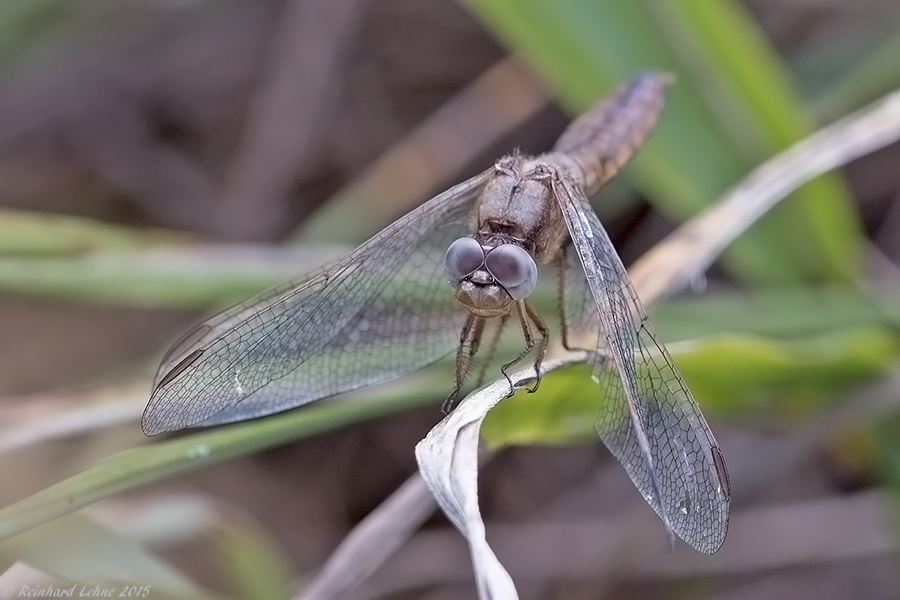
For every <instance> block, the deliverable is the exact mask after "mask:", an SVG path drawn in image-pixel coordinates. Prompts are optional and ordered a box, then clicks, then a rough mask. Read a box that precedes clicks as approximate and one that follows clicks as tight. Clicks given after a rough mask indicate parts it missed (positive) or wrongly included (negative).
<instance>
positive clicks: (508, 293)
mask: <svg viewBox="0 0 900 600" xmlns="http://www.w3.org/2000/svg"><path fill="white" fill-rule="evenodd" d="M444 267H445V269H446V271H447V277H448V279H449V280H450V284H451V285H453V286H455V287H456V299H457V300H458V301H459V303H460V304H462V305H463V306H465V307H466V309H467V310H469V312H471V313H473V314H476V315H479V316H483V317H494V316H500V315H505V314H507V313H509V311H510V308H511V307H512V305H513V303H515V302H519V301H521V300H524V299H525V298H527V297H528V296H529V295H530V294H531V292H533V291H534V288H535V286H536V285H537V278H538V270H537V265H536V264H535V262H534V259H533V258H532V257H531V255H530V254H528V252H527V251H526V250H525V249H524V248H522V247H521V246H519V245H517V244H513V243H506V244H499V245H497V246H485V245H483V244H481V243H480V242H479V241H478V240H476V239H474V238H470V237H464V238H460V239H458V240H456V241H455V242H453V243H452V244H450V247H449V248H448V249H447V254H446V255H445V256H444Z"/></svg>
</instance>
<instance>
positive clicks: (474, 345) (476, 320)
mask: <svg viewBox="0 0 900 600" xmlns="http://www.w3.org/2000/svg"><path fill="white" fill-rule="evenodd" d="M485 321H486V319H485V318H484V317H478V316H476V315H473V314H470V315H469V316H468V318H467V319H466V323H465V324H464V325H463V328H462V331H461V332H460V334H459V349H458V350H457V351H456V385H454V386H453V390H452V391H451V392H450V394H449V395H448V396H447V398H445V399H444V402H443V404H441V410H442V411H444V414H449V413H450V411H452V410H453V409H454V408H455V407H456V404H457V402H459V393H460V391H461V390H462V388H463V385H465V383H466V376H467V375H468V374H469V368H470V367H471V366H472V358H473V357H474V356H475V353H476V352H478V346H479V345H480V344H481V336H482V335H483V334H484V324H485Z"/></svg>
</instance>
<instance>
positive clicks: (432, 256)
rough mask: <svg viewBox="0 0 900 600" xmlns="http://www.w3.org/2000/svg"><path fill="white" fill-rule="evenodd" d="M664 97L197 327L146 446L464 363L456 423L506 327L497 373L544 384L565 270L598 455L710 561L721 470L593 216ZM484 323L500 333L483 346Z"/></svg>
mask: <svg viewBox="0 0 900 600" xmlns="http://www.w3.org/2000/svg"><path fill="white" fill-rule="evenodd" d="M667 84H668V78H667V77H666V76H664V75H660V74H655V73H649V74H645V75H641V76H638V77H636V78H634V79H633V80H632V81H630V82H629V83H627V84H625V85H624V86H622V87H621V88H620V89H619V90H617V91H616V92H615V93H614V94H613V95H612V96H610V97H609V98H608V99H607V100H606V101H605V102H602V103H600V104H598V105H597V106H595V107H594V108H593V109H591V110H590V111H588V112H587V113H585V114H584V115H582V116H581V117H579V118H578V119H577V120H576V121H575V122H574V123H573V124H572V125H570V126H569V128H568V129H567V130H566V132H565V133H564V134H563V135H562V137H560V139H559V141H558V142H557V143H556V145H555V147H554V149H553V151H552V152H549V153H547V154H543V155H540V156H536V157H526V156H522V155H520V154H513V155H510V156H507V157H505V158H502V159H500V160H499V161H497V163H496V164H495V165H494V166H493V167H491V168H490V169H487V170H485V171H484V172H482V173H480V174H478V175H476V176H475V177H473V178H471V179H469V180H467V181H464V182H462V183H460V184H458V185H456V186H454V187H452V188H450V189H449V190H447V191H445V192H443V193H441V194H439V195H438V196H435V197H434V198H432V199H431V200H429V201H428V202H426V203H424V204H423V205H421V206H419V207H418V208H416V209H415V210H413V211H412V212H410V213H409V214H408V215H406V216H405V217H402V218H401V219H399V220H397V221H396V222H394V223H393V224H391V225H389V226H388V227H387V228H385V229H384V230H383V231H381V232H379V233H378V234H376V235H375V236H374V237H372V238H371V239H370V240H368V241H366V242H365V243H363V244H362V245H361V246H359V247H358V248H357V249H355V250H354V251H352V252H350V253H349V254H347V255H346V256H344V257H343V258H341V259H339V260H337V261H336V262H334V263H333V264H331V265H329V266H326V267H325V268H323V269H322V270H320V271H318V272H316V273H313V274H311V275H308V276H305V277H302V278H300V279H298V280H296V281H291V282H288V283H286V284H284V285H282V286H279V287H277V288H275V289H273V290H270V291H269V292H265V293H263V294H261V295H259V296H257V297H255V298H251V299H250V300H247V301H245V302H243V303H241V304H239V305H237V306H235V307H232V308H230V309H228V310H226V311H224V312H222V313H220V314H218V315H216V316H214V317H211V318H210V319H207V320H206V321H205V322H203V323H201V324H200V325H198V326H196V327H195V328H194V329H193V330H191V331H190V332H188V333H187V334H186V335H185V336H184V337H183V338H182V340H181V341H180V342H179V343H178V344H176V345H175V347H173V349H172V350H170V351H169V352H168V353H167V354H166V355H165V358H164V359H163V362H162V364H161V365H160V368H159V371H158V372H157V376H156V380H155V383H154V389H153V393H152V395H151V398H150V402H149V403H148V405H147V408H146V410H145V411H144V416H143V418H142V420H141V426H142V428H143V430H144V432H145V433H147V434H148V435H156V434H159V433H163V432H167V431H175V430H178V429H183V428H186V427H192V426H208V425H218V424H222V423H230V422H235V421H242V420H246V419H250V418H254V417H260V416H263V415H268V414H272V413H275V412H279V411H283V410H287V409H290V408H294V407H297V406H301V405H303V404H306V403H308V402H313V401H316V400H320V399H323V398H327V397H330V396H334V395H336V394H340V393H343V392H347V391H351V390H354V389H358V388H361V387H363V386H367V385H371V384H374V383H379V382H383V381H387V380H389V379H392V378H395V377H398V376H400V375H403V374H405V373H409V372H411V371H414V370H416V369H418V368H421V367H424V366H425V365H428V364H430V363H433V362H435V361H437V360H439V359H441V358H443V357H445V356H447V355H448V354H450V353H452V352H453V351H454V350H455V351H456V385H455V387H454V388H453V391H452V392H451V394H450V396H449V397H448V399H447V403H446V404H445V406H452V405H453V403H454V402H455V401H456V399H457V398H458V395H459V393H460V391H461V389H462V388H463V385H464V383H465V382H466V379H467V377H468V375H469V371H470V369H471V367H472V365H473V361H474V359H475V357H476V354H478V355H479V356H484V355H487V357H491V356H492V355H493V353H494V351H495V350H496V348H497V342H498V340H499V337H500V333H501V332H502V331H503V328H504V325H506V323H507V321H508V320H510V319H512V318H515V319H516V320H517V321H518V326H519V328H520V329H521V331H522V334H523V338H524V340H525V344H524V347H523V348H522V352H521V353H520V354H519V355H518V356H517V357H516V358H515V359H514V360H512V361H510V362H508V363H506V364H505V365H503V366H502V367H501V372H502V373H503V374H506V370H507V369H508V368H509V367H510V366H511V365H513V364H514V363H516V362H518V361H520V360H522V359H523V358H524V357H525V356H527V355H529V354H531V355H532V356H533V357H534V366H535V371H536V373H537V375H538V381H537V383H539V382H540V374H541V360H542V359H543V356H544V351H545V350H546V348H547V343H548V339H549V328H548V327H547V326H546V325H545V323H544V321H543V320H542V318H541V317H540V315H538V313H537V312H536V311H535V310H534V308H533V307H532V306H531V305H530V304H529V302H528V297H529V295H530V294H531V292H532V290H533V289H534V286H535V285H536V283H537V278H538V267H541V266H547V267H553V268H556V269H557V273H558V276H559V281H560V314H561V317H562V319H561V320H562V323H561V325H562V338H563V342H564V345H565V340H566V334H567V331H568V330H569V329H570V328H571V329H573V330H574V329H577V330H578V331H579V333H581V334H584V335H588V336H591V337H592V338H593V339H594V340H596V343H595V345H594V346H593V347H591V348H588V349H587V350H588V351H589V353H588V354H589V356H588V358H587V362H588V363H589V365H590V367H591V370H592V376H593V379H594V381H596V382H597V384H598V386H596V387H593V388H591V390H593V393H596V394H597V395H598V396H600V398H602V402H603V405H602V409H601V411H600V413H599V415H598V418H597V422H596V429H597V432H598V434H599V436H600V438H601V439H602V440H603V442H604V443H605V444H606V446H607V447H608V448H609V450H610V452H611V453H612V454H613V456H615V457H616V459H617V460H618V461H619V462H620V463H621V464H622V466H623V467H624V468H625V470H626V472H627V473H628V475H629V477H630V478H631V480H632V482H633V483H634V484H635V486H636V487H637V488H638V490H639V491H640V492H641V494H642V495H643V497H644V498H645V500H646V501H647V502H648V504H650V506H651V507H652V508H653V510H654V511H655V512H656V513H657V515H659V517H660V518H661V519H662V520H663V522H664V523H665V525H666V527H667V529H668V531H669V532H670V534H675V535H678V536H679V537H681V538H682V539H684V540H685V541H686V542H688V543H689V544H691V545H692V546H693V547H694V548H696V549H698V550H700V551H702V552H715V551H716V550H717V549H718V548H719V546H721V544H722V542H723V540H724V538H725V533H726V531H727V528H728V517H729V510H730V501H731V489H730V486H729V483H728V475H727V471H726V469H725V462H724V460H723V458H722V454H721V451H720V450H719V446H718V444H717V443H716V440H715V438H714V437H713V435H712V432H711V431H710V429H709V427H708V425H707V424H706V421H705V419H704V418H703V415H702V414H701V412H700V409H699V406H698V405H697V403H696V401H695V400H694V398H693V396H692V395H691V393H690V391H689V390H688V388H687V386H686V385H685V383H684V381H683V379H682V377H681V375H680V374H679V372H678V370H677V368H676V366H675V364H674V363H673V361H672V359H671V357H670V356H669V355H668V352H667V351H666V349H665V345H664V344H663V343H662V341H661V340H660V339H659V337H658V335H657V334H656V332H655V331H654V329H653V327H652V326H651V324H650V322H649V320H648V318H647V315H646V313H645V311H644V309H643V307H642V306H641V302H640V300H639V299H638V297H637V294H636V292H635V290H634V288H633V286H632V285H631V282H630V281H629V279H628V275H627V272H626V270H625V267H624V266H623V265H622V261H621V259H620V258H619V257H618V255H617V254H616V251H615V248H614V247H613V245H612V242H611V241H610V239H609V236H608V235H607V233H606V231H605V230H604V228H603V226H602V224H601V223H600V220H599V219H598V217H597V215H596V213H595V212H594V211H593V209H592V208H591V205H590V203H589V201H588V198H589V197H590V196H591V195H593V194H594V193H595V192H597V190H598V189H599V188H600V187H601V186H602V185H603V184H604V183H605V182H606V181H608V180H609V179H610V178H612V177H613V176H614V175H615V174H616V172H617V171H618V170H619V169H620V168H621V167H622V165H624V164H625V163H626V162H627V161H628V159H629V158H630V157H631V156H632V155H633V154H634V153H635V152H636V151H637V149H638V147H639V146H640V145H641V144H642V143H643V141H644V140H645V139H646V137H647V135H648V134H649V132H650V130H651V128H652V126H653V125H654V123H655V121H656V118H657V116H658V115H659V113H660V111H661V109H662V102H663V92H664V89H665V87H666V86H667ZM448 280H449V281H450V283H451V285H452V286H453V288H454V289H453V291H451V289H450V288H448V286H447V281H448ZM489 321H490V322H491V323H497V327H496V329H495V333H494V337H493V338H488V339H489V343H488V344H483V343H482V341H483V340H482V338H484V337H485V336H487V335H488V334H487V332H488V327H487V324H488V322H489ZM582 339H584V338H582ZM479 353H480V354H479ZM489 362H490V360H488V361H486V362H485V365H487V364H489ZM483 378H484V370H482V371H481V373H479V374H478V376H477V378H476V382H478V381H481V380H482V379H483ZM537 383H536V384H535V386H537ZM535 389H536V387H535ZM510 391H511V392H512V391H514V390H512V389H511V390H510ZM585 393H592V392H591V391H588V390H587V388H586V389H585Z"/></svg>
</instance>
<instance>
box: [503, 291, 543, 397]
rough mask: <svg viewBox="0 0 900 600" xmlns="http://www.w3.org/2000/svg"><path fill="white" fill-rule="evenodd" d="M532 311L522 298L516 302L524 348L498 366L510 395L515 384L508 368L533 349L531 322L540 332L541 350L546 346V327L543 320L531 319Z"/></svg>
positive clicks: (514, 389) (514, 391) (513, 392)
mask: <svg viewBox="0 0 900 600" xmlns="http://www.w3.org/2000/svg"><path fill="white" fill-rule="evenodd" d="M532 312H533V311H531V310H530V308H529V307H528V306H527V304H526V303H525V301H524V300H520V301H519V302H516V314H517V315H519V327H521V328H522V337H524V338H525V348H523V349H522V351H521V352H519V354H518V355H517V356H516V357H515V358H514V359H512V360H511V361H509V362H508V363H506V364H504V365H503V366H501V367H500V372H501V373H503V376H504V377H506V380H507V381H508V382H509V395H510V396H512V395H513V394H515V393H516V386H515V385H513V380H512V378H511V377H510V376H509V368H510V367H512V366H513V365H515V364H516V363H517V362H519V361H520V360H522V359H523V358H525V357H526V356H527V355H528V353H529V352H531V351H532V350H533V349H534V346H535V343H534V334H533V333H532V331H531V326H532V325H533V324H534V325H535V326H537V328H538V329H539V331H540V333H541V338H542V339H541V347H542V349H541V351H543V348H546V346H547V327H546V326H545V325H544V322H543V321H541V322H540V324H536V323H534V321H533V319H532V318H531V313H532ZM535 314H537V313H535ZM538 318H540V317H538ZM538 379H540V374H538Z"/></svg>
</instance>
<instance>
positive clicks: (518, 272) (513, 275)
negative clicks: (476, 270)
mask: <svg viewBox="0 0 900 600" xmlns="http://www.w3.org/2000/svg"><path fill="white" fill-rule="evenodd" d="M484 266H485V267H487V270H488V271H489V272H490V273H491V275H493V276H494V279H496V280H497V283H499V284H500V285H502V286H503V288H504V289H505V290H506V291H507V292H508V293H509V295H510V296H512V299H513V300H516V301H518V300H524V299H525V298H527V297H528V296H529V295H530V294H531V292H533V291H534V288H535V286H536V285H537V279H538V269H537V265H536V264H535V263H534V259H533V258H531V255H530V254H528V252H526V251H525V249H524V248H521V247H519V246H516V245H515V244H503V245H502V246H497V247H496V248H494V249H493V250H491V251H490V252H489V253H488V255H487V257H486V258H485V260H484Z"/></svg>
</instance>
